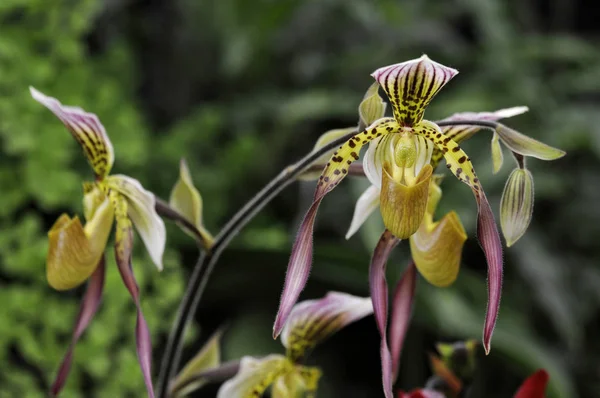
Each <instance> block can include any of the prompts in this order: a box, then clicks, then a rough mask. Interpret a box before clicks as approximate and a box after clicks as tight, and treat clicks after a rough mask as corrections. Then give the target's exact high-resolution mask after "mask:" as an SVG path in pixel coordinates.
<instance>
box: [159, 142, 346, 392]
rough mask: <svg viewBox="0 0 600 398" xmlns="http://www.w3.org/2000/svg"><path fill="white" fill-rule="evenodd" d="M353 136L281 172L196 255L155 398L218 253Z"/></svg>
mask: <svg viewBox="0 0 600 398" xmlns="http://www.w3.org/2000/svg"><path fill="white" fill-rule="evenodd" d="M355 134H356V132H354V133H350V134H347V135H345V136H343V137H340V138H338V139H337V140H335V141H332V142H331V143H329V144H327V145H325V146H324V147H322V148H320V149H318V150H316V151H313V152H311V153H309V154H308V155H306V156H305V157H303V158H302V159H301V160H300V161H299V162H297V163H295V164H293V165H292V166H289V167H287V168H285V169H284V170H283V171H282V172H281V173H279V175H277V177H275V178H274V179H273V180H271V182H269V183H268V184H267V185H266V186H265V187H264V188H263V189H261V190H260V192H258V193H257V194H256V195H255V196H254V197H253V198H252V199H250V200H249V201H248V203H246V204H245V205H244V207H242V208H241V209H240V210H239V211H238V212H237V213H236V214H235V215H234V216H233V217H232V218H231V220H229V222H228V223H227V224H225V226H224V227H223V229H222V230H221V232H220V233H219V234H218V235H217V237H216V238H215V241H214V243H213V245H212V247H211V250H210V252H209V251H204V252H202V253H201V254H200V258H199V259H198V262H197V263H196V265H195V266H194V271H193V272H192V276H191V278H190V281H189V282H188V286H187V288H186V292H185V295H184V297H183V299H182V301H181V303H180V305H179V309H178V311H177V316H176V318H175V322H174V323H173V328H172V329H171V333H170V335H169V339H168V341H167V346H166V348H165V352H164V355H163V358H162V363H161V370H160V374H159V377H158V381H157V388H156V392H157V397H158V398H165V397H166V393H167V390H168V381H169V380H171V379H172V378H173V376H174V375H175V372H176V371H177V368H178V365H179V361H180V359H181V351H182V348H183V336H184V334H185V331H186V329H187V325H188V324H189V321H190V320H191V319H192V317H193V315H194V313H195V312H196V309H197V307H198V303H199V302H200V298H201V297H202V294H203V293H204V289H205V287H206V284H207V282H208V279H209V277H210V274H211V273H212V270H213V269H214V266H215V264H216V262H217V260H218V258H219V256H220V254H221V251H222V250H223V249H224V248H225V247H226V246H227V245H228V244H229V242H230V241H231V240H232V239H233V238H234V237H235V236H236V235H237V233H238V232H239V230H240V229H241V228H243V227H244V226H245V225H246V224H247V223H248V222H249V221H250V220H252V218H253V217H254V216H255V215H256V213H258V212H259V211H260V210H262V209H263V208H264V207H265V206H266V205H267V204H268V203H269V202H270V201H271V199H273V197H275V196H276V195H277V194H279V192H281V191H282V190H283V189H284V188H286V187H287V186H288V185H290V184H291V183H292V182H294V181H295V179H296V177H298V176H299V175H300V174H301V173H302V172H304V171H305V170H306V169H307V168H309V167H310V166H311V164H312V163H313V162H315V161H316V160H317V159H318V158H319V157H321V156H322V155H323V154H325V153H327V152H329V151H331V150H332V149H335V148H336V147H337V146H339V145H341V144H343V143H344V142H346V141H347V140H348V139H350V138H351V137H353V136H354V135H355Z"/></svg>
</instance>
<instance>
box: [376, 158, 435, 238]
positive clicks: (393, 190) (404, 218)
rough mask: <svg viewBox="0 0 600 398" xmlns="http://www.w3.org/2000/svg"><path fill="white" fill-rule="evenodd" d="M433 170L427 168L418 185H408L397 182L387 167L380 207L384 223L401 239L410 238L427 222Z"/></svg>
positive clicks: (417, 180)
mask: <svg viewBox="0 0 600 398" xmlns="http://www.w3.org/2000/svg"><path fill="white" fill-rule="evenodd" d="M432 171H433V169H432V167H431V165H429V164H427V165H425V167H423V169H421V172H420V173H419V175H418V176H417V178H416V181H415V183H414V185H413V184H411V185H405V184H403V183H399V182H397V181H396V180H395V179H394V178H393V177H392V175H391V173H390V169H389V167H385V166H384V168H383V177H382V183H381V193H380V195H379V200H380V202H379V206H380V211H381V216H382V217H383V223H384V224H385V226H386V228H387V229H388V230H389V231H390V232H391V233H393V234H394V236H396V237H397V238H399V239H407V238H408V237H410V236H411V235H412V234H414V233H415V232H416V231H417V229H418V228H419V226H420V225H421V223H422V222H423V217H424V215H425V210H426V209H427V198H428V194H429V182H430V181H431V173H432Z"/></svg>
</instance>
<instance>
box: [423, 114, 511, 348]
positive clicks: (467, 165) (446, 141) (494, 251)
mask: <svg viewBox="0 0 600 398" xmlns="http://www.w3.org/2000/svg"><path fill="white" fill-rule="evenodd" d="M414 132H415V133H417V134H419V135H422V136H423V137H425V138H426V139H428V140H430V141H432V142H433V143H434V144H435V145H436V146H437V147H438V149H440V150H441V151H442V152H443V154H444V158H445V159H446V167H448V169H450V171H451V172H452V173H453V174H454V175H455V176H456V177H457V178H458V179H459V180H460V181H462V182H464V183H465V184H467V185H468V186H469V187H470V188H471V190H472V191H473V195H475V199H476V201H477V209H478V212H477V213H478V215H477V237H478V239H479V244H480V245H481V247H482V249H483V251H484V253H485V257H486V261H487V266H488V305H487V312H486V319H485V325H484V332H483V345H484V348H485V351H486V354H488V353H489V351H490V343H491V339H492V333H493V332H494V327H495V326H496V319H497V317H498V309H499V307H500V297H501V295H502V244H501V242H500V235H499V233H498V228H497V227H496V221H495V220H494V213H493V212H492V209H491V207H490V204H489V202H488V200H487V197H486V196H485V193H484V191H483V187H482V186H481V182H480V181H479V178H477V174H476V173H475V169H474V168H473V165H472V164H471V159H469V157H468V156H467V154H466V153H465V152H464V151H463V150H462V149H461V148H460V146H459V145H458V144H457V143H456V142H454V141H452V139H451V138H448V137H446V136H445V135H444V133H442V131H441V130H440V128H439V127H438V126H437V125H436V124H435V123H431V122H428V121H423V122H421V124H420V125H419V126H418V127H417V128H415V129H414Z"/></svg>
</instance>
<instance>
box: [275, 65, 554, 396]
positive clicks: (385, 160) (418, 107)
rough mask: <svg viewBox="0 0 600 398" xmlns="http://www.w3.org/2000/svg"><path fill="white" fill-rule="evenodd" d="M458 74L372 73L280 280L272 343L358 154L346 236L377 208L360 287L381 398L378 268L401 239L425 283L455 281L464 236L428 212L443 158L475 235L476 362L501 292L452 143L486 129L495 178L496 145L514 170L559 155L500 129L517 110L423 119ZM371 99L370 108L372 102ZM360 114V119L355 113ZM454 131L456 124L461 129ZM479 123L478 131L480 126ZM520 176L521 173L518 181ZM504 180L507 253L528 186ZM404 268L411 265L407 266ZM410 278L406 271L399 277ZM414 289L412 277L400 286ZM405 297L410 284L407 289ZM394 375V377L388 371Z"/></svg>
mask: <svg viewBox="0 0 600 398" xmlns="http://www.w3.org/2000/svg"><path fill="white" fill-rule="evenodd" d="M457 73H458V71H456V70H455V69H452V68H449V67H447V66H444V65H441V64H439V63H437V62H434V61H432V60H430V59H429V58H428V57H427V56H426V55H424V56H422V57H421V58H419V59H415V60H411V61H407V62H403V63H400V64H395V65H390V66H387V67H383V68H380V69H377V70H376V71H375V72H374V73H373V74H372V76H373V77H374V79H375V80H376V84H375V85H374V86H372V87H375V88H374V90H373V89H370V92H371V95H370V96H369V98H370V99H371V102H370V103H369V104H368V105H369V106H366V107H363V104H365V101H366V98H365V101H363V104H361V109H360V110H361V112H360V113H361V125H364V126H361V127H364V128H362V129H361V131H359V132H358V133H357V134H355V135H353V136H352V137H351V138H350V139H348V141H346V142H345V143H344V144H343V145H342V146H341V147H340V148H339V149H338V150H337V151H335V152H334V153H333V155H332V156H331V158H330V159H329V161H328V162H327V163H326V165H325V167H324V170H323V172H322V174H321V176H320V177H319V180H318V183H317V187H316V191H315V194H314V198H313V203H312V205H311V206H310V208H309V210H308V212H307V213H306V215H305V217H304V220H303V222H302V225H301V226H300V229H299V232H298V235H297V238H296V241H295V243H294V246H293V248H292V253H291V257H290V261H289V265H288V271H287V274H286V279H285V284H284V290H283V293H282V296H281V301H280V306H279V311H278V313H277V318H276V320H275V324H274V328H273V334H274V337H277V336H278V335H279V333H280V332H281V331H282V329H283V328H284V326H285V325H286V322H287V319H288V317H289V315H290V312H291V310H292V308H293V306H294V303H295V302H296V301H297V299H298V297H299V295H300V292H301V291H302V290H303V288H304V286H305V284H306V282H307V279H308V276H309V272H310V268H311V265H312V251H313V238H312V235H313V227H314V222H315V218H316V214H317V210H318V208H319V205H320V203H321V201H322V200H323V198H324V197H325V195H326V194H327V193H329V192H331V190H333V189H334V188H335V187H336V186H337V185H338V184H339V183H340V182H341V181H342V179H344V177H346V176H347V175H348V174H349V173H350V170H351V169H350V166H351V165H352V163H353V162H355V161H356V160H358V159H359V153H360V150H361V148H363V146H365V145H367V144H368V145H369V146H368V150H367V152H366V156H365V160H364V163H363V169H364V173H365V174H366V176H367V177H368V178H369V180H370V182H371V183H372V184H373V185H372V186H371V187H370V188H369V189H367V191H366V192H365V193H364V194H363V195H362V196H361V198H360V199H359V201H358V203H357V208H356V211H355V215H354V218H353V221H352V224H351V227H350V230H349V232H348V236H350V235H352V234H353V233H354V232H356V230H357V229H358V228H359V227H360V225H361V224H362V223H363V222H364V220H365V219H366V217H367V216H368V215H369V214H370V213H371V212H373V211H374V210H375V209H376V208H377V207H379V209H380V212H381V215H382V217H383V221H384V224H385V227H386V231H384V233H383V235H382V237H381V239H380V241H379V243H378V245H377V247H376V248H375V250H374V253H373V259H372V263H371V266H370V272H369V274H370V277H369V279H370V288H371V297H372V300H373V307H374V312H375V319H376V321H377V325H378V328H379V330H380V333H381V334H382V352H381V355H382V367H383V369H382V371H383V382H384V392H385V395H386V397H391V388H392V385H391V384H392V379H393V376H392V361H391V358H390V353H389V350H388V348H387V338H386V328H387V312H388V310H387V308H388V305H387V301H388V297H387V295H388V292H387V283H386V281H385V265H386V262H387V258H388V256H389V254H390V252H391V250H392V249H393V248H394V247H395V246H396V245H397V243H398V242H399V241H400V240H402V239H409V240H410V247H411V252H412V257H413V261H414V264H415V265H416V268H417V269H418V270H419V272H420V273H421V274H422V275H423V276H424V277H425V279H427V280H428V281H429V282H430V283H432V284H434V285H437V286H447V285H449V284H451V283H452V282H453V281H454V280H455V279H456V277H457V274H458V269H459V265H460V257H461V253H462V246H463V243H464V242H465V240H466V238H467V235H466V232H465V230H464V228H463V226H462V224H461V222H460V220H459V218H458V216H457V214H456V213H454V212H450V213H449V214H447V215H445V216H444V217H442V218H441V219H440V220H439V221H435V220H434V213H435V209H436V206H437V203H438V202H439V199H440V197H441V189H440V187H439V182H440V181H441V176H437V175H434V174H433V173H434V170H435V169H436V167H437V165H438V163H439V161H440V160H441V159H442V158H443V159H444V160H445V162H446V167H447V168H448V169H449V170H450V172H451V173H452V174H453V175H454V176H455V177H456V178H457V179H458V180H459V181H461V182H463V183H464V184H466V185H467V186H469V188H471V191H472V193H473V195H474V197H475V200H476V203H477V208H478V219H477V235H478V238H479V242H480V244H481V247H482V248H483V251H484V253H485V257H486V260H487V268H488V307H487V313H486V317H485V325H484V331H483V344H484V348H485V351H486V353H487V352H489V350H490V344H491V338H492V333H493V330H494V327H495V324H496V319H497V314H498V309H499V305H500V297H501V287H502V274H503V271H502V267H503V264H502V244H501V241H500V236H499V233H498V229H497V227H496V222H495V220H494V215H493V212H492V209H491V208H490V205H489V203H488V200H487V198H486V195H485V193H484V190H483V186H482V184H481V181H480V180H479V178H478V177H477V174H476V172H475V168H474V167H473V164H472V163H471V159H470V158H469V156H468V155H467V154H466V153H465V151H464V150H463V149H462V148H461V147H460V145H459V142H461V141H463V140H466V139H468V138H470V137H471V136H472V135H473V134H475V133H476V132H477V131H479V130H481V129H482V127H490V126H492V125H493V126H496V128H495V131H494V136H493V139H492V159H493V162H494V167H495V170H496V171H497V169H499V167H500V166H501V164H502V149H501V147H500V142H501V143H503V144H504V145H505V146H506V147H507V148H508V149H509V150H510V151H511V152H512V153H513V154H514V155H515V158H516V159H517V161H518V163H519V169H523V170H524V161H522V160H523V159H524V157H525V156H529V157H536V158H539V159H543V160H553V159H557V158H560V157H562V156H563V155H564V152H562V151H560V150H558V149H555V148H552V147H549V146H547V145H545V144H543V143H541V142H539V141H536V140H534V139H532V138H529V137H527V136H524V135H523V134H520V133H518V132H516V131H514V130H512V129H509V128H507V127H505V126H502V125H501V124H492V123H491V122H494V121H496V120H499V119H501V118H506V117H511V116H515V115H518V114H520V113H523V112H525V111H527V108H525V107H517V108H510V109H505V110H501V111H498V112H492V113H464V114H457V115H454V116H451V117H450V118H448V119H445V120H443V121H441V122H438V123H439V125H438V124H436V123H434V122H431V121H428V120H425V119H424V118H423V116H424V113H425V109H426V108H427V106H428V105H429V103H430V102H431V100H432V99H433V98H434V96H435V95H436V94H437V93H438V92H439V91H440V90H441V89H442V87H444V85H446V83H448V82H449V81H450V80H451V79H452V78H453V77H454V76H456V74H457ZM379 86H380V87H381V88H382V89H383V91H384V92H385V93H386V95H387V97H388V99H389V101H390V104H391V108H392V113H393V117H383V116H384V115H383V112H384V109H385V106H378V104H382V102H381V100H380V98H379V97H378V95H377V89H378V87H379ZM373 98H374V99H373ZM363 111H365V112H366V113H369V116H370V118H368V119H367V120H366V123H365V118H364V113H365V112H363ZM461 122H464V123H461ZM486 122H488V124H486ZM521 174H524V175H525V176H530V174H529V172H528V171H524V172H519V175H521ZM516 179H517V177H511V179H510V180H509V182H508V183H507V188H506V191H505V195H504V196H505V197H506V199H504V198H503V202H507V203H508V204H506V205H503V210H502V212H501V219H502V227H503V228H502V229H503V232H504V235H505V237H506V239H507V244H508V245H511V244H512V243H514V242H515V241H516V240H517V239H518V238H519V237H520V236H521V235H522V234H523V233H524V232H525V229H526V228H527V225H528V224H529V220H530V218H531V206H530V205H529V203H532V200H533V186H532V184H533V183H532V182H531V183H528V180H527V178H520V179H519V180H518V181H516V182H511V181H512V180H516ZM411 267H412V265H411ZM409 270H410V268H409ZM410 279H412V280H414V277H412V278H410ZM409 285H411V286H412V290H414V282H412V283H410V284H409ZM394 371H397V369H394Z"/></svg>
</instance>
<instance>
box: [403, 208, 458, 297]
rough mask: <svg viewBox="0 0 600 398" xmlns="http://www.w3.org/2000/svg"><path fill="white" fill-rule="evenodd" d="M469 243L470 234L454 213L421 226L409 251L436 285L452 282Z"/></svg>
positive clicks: (418, 267)
mask: <svg viewBox="0 0 600 398" xmlns="http://www.w3.org/2000/svg"><path fill="white" fill-rule="evenodd" d="M466 240H467V233H466V232H465V229H464V227H463V225H462V223H461V222H460V219H459V218H458V214H456V213H455V212H454V211H451V212H450V213H448V214H446V215H445V216H444V217H443V218H442V219H441V220H440V221H439V222H436V223H434V224H433V225H431V226H429V225H427V224H426V223H423V224H421V226H420V227H419V229H418V230H417V232H415V233H414V234H413V235H412V236H411V237H410V251H411V254H412V257H413V260H414V261H415V264H416V266H417V269H418V270H419V273H420V274H421V275H423V277H424V278H425V279H426V280H427V282H429V283H431V284H432V285H435V286H439V287H444V286H448V285H450V284H451V283H453V282H454V281H455V280H456V277H457V276H458V270H459V268H460V259H461V255H462V249H463V245H464V243H465V241H466Z"/></svg>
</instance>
